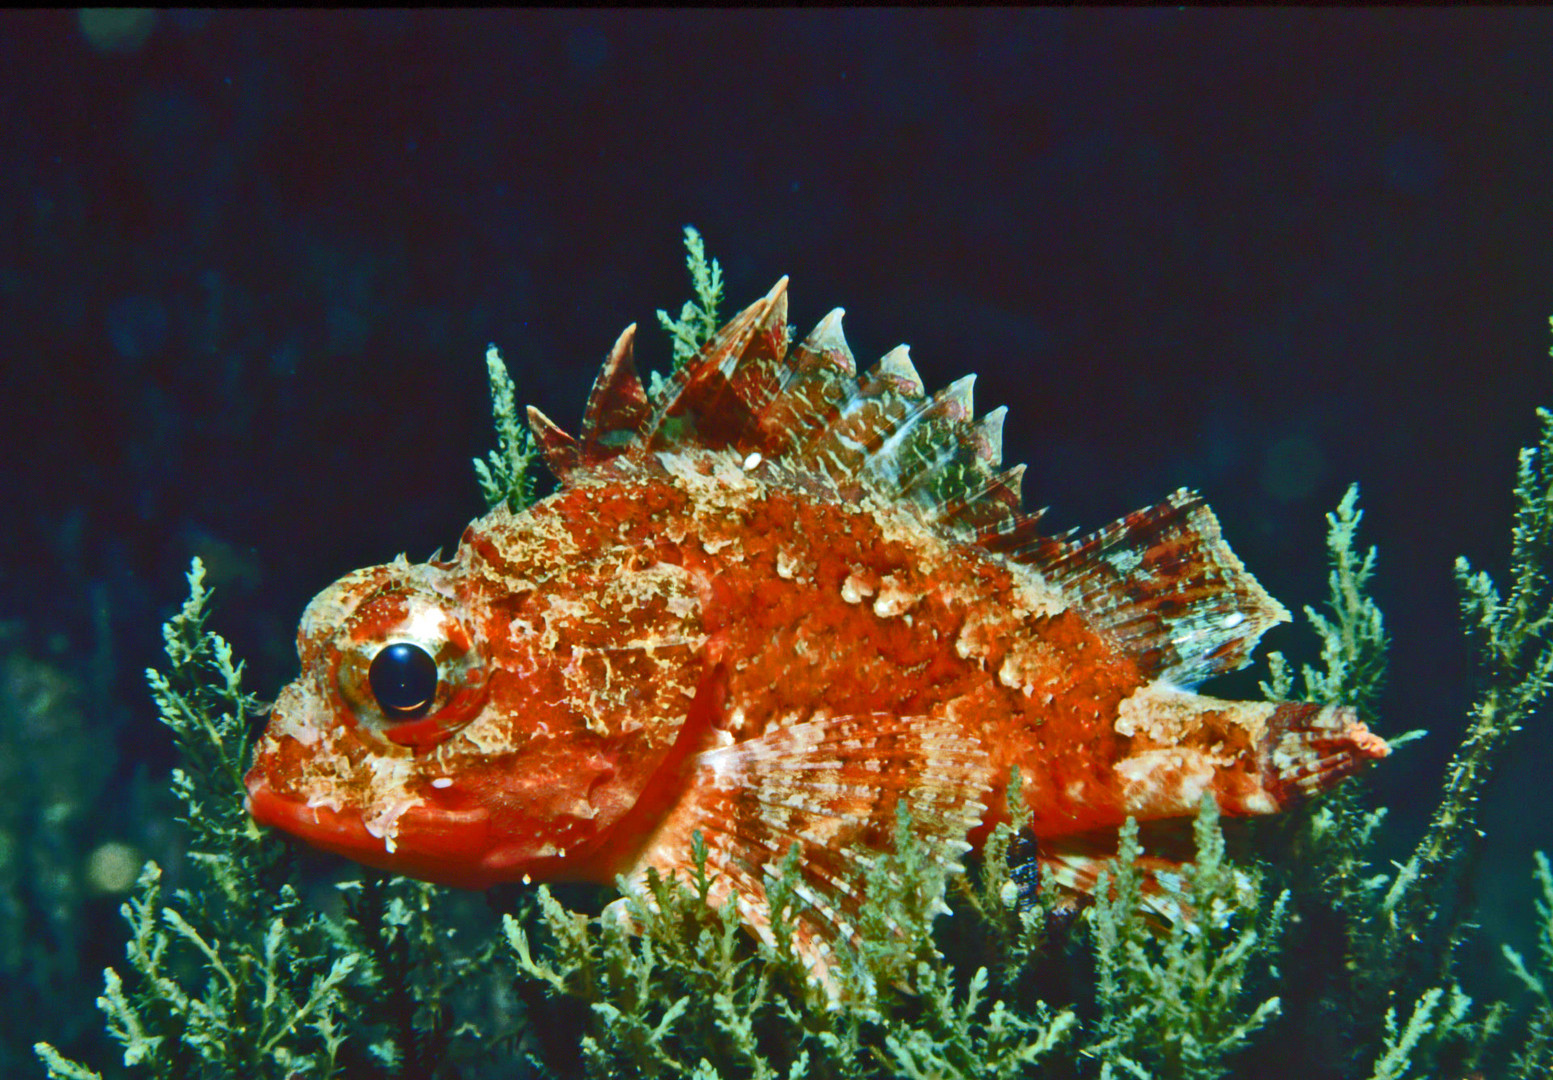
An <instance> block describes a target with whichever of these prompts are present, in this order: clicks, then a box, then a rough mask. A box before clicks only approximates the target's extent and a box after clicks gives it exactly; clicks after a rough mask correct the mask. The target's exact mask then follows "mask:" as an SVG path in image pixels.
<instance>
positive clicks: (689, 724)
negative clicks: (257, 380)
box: [248, 279, 1387, 951]
mask: <svg viewBox="0 0 1553 1080" xmlns="http://www.w3.org/2000/svg"><path fill="white" fill-rule="evenodd" d="M785 285H786V281H785V279H784V280H783V281H782V282H780V283H779V284H778V286H777V287H776V288H775V289H773V290H772V292H771V293H770V294H768V295H767V296H766V297H765V298H764V299H763V300H761V301H760V302H758V303H757V304H755V305H753V306H752V307H751V308H749V309H747V310H746V311H745V312H743V313H742V314H741V315H739V316H738V317H736V318H735V319H734V320H733V321H732V322H731V323H730V324H728V326H726V327H724V328H723V329H722V330H721V331H719V333H718V334H717V335H716V336H715V337H714V338H713V339H712V340H711V341H710V342H708V344H707V345H706V346H705V347H704V349H703V350H702V353H701V355H700V356H699V357H698V358H697V359H696V360H695V361H693V362H692V363H691V364H690V365H688V366H687V367H686V368H685V369H684V371H682V372H681V373H680V374H679V375H678V376H677V377H676V379H675V381H674V382H673V384H672V385H671V386H670V387H669V389H668V391H667V393H665V394H664V395H663V397H662V398H661V399H660V401H658V402H652V401H650V400H649V399H648V397H647V395H646V394H645V392H644V391H643V389H642V387H641V383H640V381H639V380H638V379H637V376H636V373H635V370H634V366H633V364H632V360H631V333H632V332H631V330H628V331H627V332H626V333H625V334H624V335H622V337H621V339H620V340H619V341H618V342H617V344H616V346H615V349H614V350H613V351H612V353H611V355H610V357H609V359H608V360H606V362H605V365H604V369H603V371H602V372H601V374H600V376H599V379H598V382H597V383H596V384H595V387H594V390H593V393H592V396H591V397H590V400H589V404H588V408H587V412H586V414H585V416H584V420H583V425H582V429H581V434H580V436H579V438H577V439H572V438H571V437H570V436H567V435H565V434H564V433H562V432H561V431H560V429H559V428H557V427H556V426H555V425H554V424H552V423H551V422H550V421H549V420H548V419H546V418H545V417H543V416H542V415H541V414H538V413H537V412H534V411H532V410H531V415H530V420H531V425H532V427H533V430H534V434H535V437H536V439H537V441H538V443H539V445H540V447H541V449H542V450H543V452H544V454H545V457H546V460H547V462H548V463H549V465H550V467H551V469H552V471H554V472H555V473H556V475H557V478H558V480H559V481H560V486H559V490H558V491H557V492H556V493H555V494H554V495H552V496H550V497H549V498H547V499H544V500H541V501H539V502H538V503H536V504H535V505H533V506H531V507H529V508H527V509H526V510H524V511H523V512H521V513H513V512H510V511H509V510H507V509H506V508H505V507H502V508H498V509H497V510H495V511H494V512H493V513H491V514H490V515H488V516H487V517H485V518H482V519H481V520H479V521H476V522H474V523H473V524H471V525H470V526H469V527H468V529H467V530H466V532H465V534H464V536H463V538H462V540H461V542H460V544H459V547H458V550H457V551H456V552H455V553H454V555H453V556H452V557H451V558H450V559H448V560H446V561H432V562H428V563H424V564H411V563H408V562H407V561H405V560H404V559H403V558H402V557H401V559H400V560H398V561H396V562H394V563H391V564H388V565H385V566H378V567H371V568H368V569H365V570H360V571H357V572H355V573H353V574H350V575H348V576H346V577H345V578H343V579H342V580H341V581H339V582H337V583H336V584H335V585H333V586H331V587H330V588H328V589H326V590H325V591H324V592H323V593H321V594H320V595H319V596H318V597H317V598H316V599H315V600H314V601H313V602H312V603H311V604H310V605H309V607H308V609H307V611H306V613H305V614H304V616H303V619H302V623H301V626H300V629H299V632H298V652H299V655H300V658H301V661H302V674H301V676H300V677H299V678H298V679H297V680H296V681H295V682H293V683H292V684H291V685H289V686H288V687H286V689H285V690H284V691H283V692H282V694H281V695H280V697H279V698H278V700H277V701H276V704H275V708H274V711H273V714H272V717H271V721H270V725H269V727H268V729H267V731H266V733H265V735H264V736H263V738H262V740H261V742H260V744H259V746H258V748H257V751H256V755H255V762H254V765H253V768H252V770H251V771H250V773H249V775H248V790H249V801H250V807H251V810H252V812H253V814H254V816H255V817H256V818H257V819H258V820H259V821H261V822H263V823H265V824H269V825H274V826H277V827H279V828H282V829H285V830H287V831H289V832H292V833H295V834H297V835H298V836H301V837H302V838H304V839H306V840H308V841H309V842H311V843H313V844H315V845H317V846H319V847H323V848H326V849H328V850H332V851H336V852H339V853H340V854H343V855H346V856H348V857H350V858H353V859H356V860H358V861H361V862H364V863H367V864H370V865H374V866H379V867H384V868H387V869H391V870H395V871H398V872H402V873H408V874H411V875H414V876H418V877H422V878H426V879H429V880H433V881H439V882H443V883H447V884H451V885H457V886H463V887H469V888H481V887H485V886H489V885H492V884H495V883H497V882H502V881H512V880H557V879H570V880H591V881H598V882H605V883H612V882H614V881H615V880H616V879H617V877H619V876H621V875H624V876H626V877H627V878H632V879H640V878H641V877H642V876H643V875H644V874H645V873H646V871H647V869H648V868H657V869H658V870H660V871H661V872H665V873H667V872H670V871H675V870H679V871H685V870H687V869H688V868H689V865H690V860H691V850H692V838H693V836H694V835H695V834H696V833H699V834H700V835H701V836H702V838H703V840H704V842H705V845H706V850H707V860H708V864H709V866H710V868H711V869H712V870H714V871H715V872H716V873H717V885H716V888H715V890H714V894H713V899H714V901H715V902H718V903H724V902H730V901H731V902H734V903H736V904H737V905H738V910H739V912H740V914H741V916H742V917H743V918H744V919H745V921H746V923H748V924H749V926H750V927H751V929H753V930H755V931H756V932H757V933H761V932H766V924H765V919H764V907H763V905H764V896H765V886H766V883H767V882H768V881H769V880H770V878H771V877H772V875H773V874H774V873H775V872H776V868H777V867H778V865H779V864H780V863H781V861H782V859H783V857H784V856H785V855H786V854H787V853H788V852H789V850H790V849H791V848H793V847H794V846H796V847H797V849H798V853H797V854H798V865H799V869H800V872H801V874H802V879H803V888H802V889H801V890H800V895H801V897H802V899H803V901H804V902H805V904H806V905H807V908H806V915H805V919H806V920H807V922H806V924H805V925H806V926H807V927H808V930H807V931H806V932H807V933H808V935H809V938H810V942H811V944H812V945H813V947H814V948H816V949H820V951H823V949H822V948H821V945H822V943H824V942H825V941H827V940H830V939H833V938H835V937H837V936H842V935H845V934H848V933H850V927H849V923H848V919H849V917H850V915H851V913H852V912H854V911H855V909H856V906H857V904H858V903H859V902H860V901H861V898H862V897H861V888H862V882H863V880H864V878H865V877H866V872H867V869H868V867H869V866H870V865H872V862H873V860H874V859H875V857H876V856H877V855H878V853H879V852H881V851H884V850H886V849H888V847H889V846H890V844H891V838H892V836H893V832H894V828H895V815H896V807H897V804H899V803H900V802H902V801H904V802H905V803H906V805H907V806H908V807H909V808H910V810H911V813H912V821H913V824H914V828H915V829H916V830H917V831H918V832H919V834H920V836H921V838H922V839H923V840H924V842H925V843H926V844H927V846H928V848H929V850H930V851H932V852H933V853H934V854H935V855H936V856H937V857H938V858H939V859H941V860H942V861H943V862H944V863H945V864H946V865H948V866H950V867H957V865H958V862H957V860H958V858H959V857H960V856H961V855H962V854H964V853H965V852H966V851H967V850H969V849H970V848H972V847H973V846H975V845H977V844H979V843H980V842H981V840H982V839H983V838H984V837H985V836H986V835H987V832H988V831H989V830H990V828H991V827H992V826H993V824H994V823H995V822H996V821H998V820H999V819H1000V816H1001V814H1002V808H1003V807H1004V806H1005V804H1006V798H1007V791H1008V787H1009V784H1010V779H1011V776H1012V775H1013V772H1014V770H1015V769H1016V768H1017V770H1018V774H1019V776H1020V778H1021V788H1020V790H1021V795H1022V798H1023V799H1024V801H1025V804H1026V805H1027V807H1028V809H1029V812H1030V829H1031V831H1032V832H1033V833H1034V835H1035V837H1036V838H1037V839H1038V841H1039V845H1040V848H1039V849H1040V852H1041V858H1042V861H1043V864H1044V865H1045V869H1046V870H1047V871H1048V874H1049V876H1050V879H1051V880H1052V881H1054V882H1055V883H1056V884H1057V886H1058V887H1059V888H1061V887H1067V888H1069V889H1071V890H1073V891H1076V892H1077V891H1082V890H1083V889H1084V888H1085V887H1086V886H1087V885H1088V884H1092V881H1093V876H1092V867H1091V866H1090V865H1089V863H1088V862H1087V861H1086V857H1085V856H1084V855H1083V854H1082V848H1081V846H1080V845H1075V846H1074V847H1072V848H1071V849H1068V848H1066V847H1065V843H1066V841H1067V840H1069V839H1072V840H1074V841H1078V840H1079V839H1081V838H1083V837H1086V836H1092V835H1093V834H1094V833H1095V831H1096V830H1104V829H1110V828H1114V827H1116V826H1118V825H1120V824H1121V823H1122V822H1123V821H1125V819H1126V818H1127V817H1128V816H1134V817H1137V818H1140V819H1156V818H1169V817H1177V816H1185V815H1190V814H1192V813H1194V812H1195V810H1196V808H1197V806H1198V805H1199V804H1200V802H1201V800H1202V797H1203V795H1204V793H1207V792H1211V793H1212V794H1213V796H1214V797H1215V799H1216V800H1217V801H1218V803H1219V806H1220V807H1221V809H1222V810H1224V811H1225V812H1226V813H1231V814H1262V813H1271V812H1276V811H1277V810H1280V809H1282V808H1283V807H1285V806H1287V805H1288V804H1289V803H1290V802H1291V801H1292V800H1294V799H1297V798H1299V797H1302V796H1304V795H1306V794H1309V793H1312V792H1314V791H1317V790H1319V789H1321V788H1324V787H1326V786H1329V785H1330V784H1332V783H1334V782H1335V781H1336V780H1337V779H1338V778H1340V777H1342V776H1344V775H1347V774H1348V773H1351V772H1353V771H1354V770H1356V769H1357V768H1358V767H1359V766H1361V765H1362V764H1364V763H1365V762H1367V761H1369V760H1371V759H1373V758H1377V757H1381V756H1384V755H1385V753H1387V747H1386V744H1385V742H1384V741H1383V740H1381V739H1380V738H1379V737H1378V736H1375V735H1373V734H1371V733H1370V732H1369V731H1368V730H1367V729H1366V728H1365V726H1364V725H1363V724H1362V723H1360V722H1359V721H1358V720H1357V719H1356V717H1355V716H1354V714H1353V711H1352V710H1351V709H1346V708H1336V707H1331V706H1322V705H1317V704H1311V703H1269V702H1231V701H1222V700H1218V699H1215V698H1211V697H1206V696H1203V695H1199V694H1197V693H1195V692H1194V691H1193V690H1192V689H1190V687H1193V686H1195V685H1196V684H1197V683H1198V682H1200V681H1202V680H1203V679H1206V678H1208V677H1209V676H1211V675H1214V674H1217V673H1219V672H1222V671H1227V670H1231V669H1233V668H1236V667H1240V666H1243V665H1244V664H1245V663H1246V662H1247V660H1248V656H1249V653H1250V651H1251V649H1252V648H1253V647H1254V645H1255V643H1256V641H1257V639H1258V638H1259V637H1260V636H1261V634H1262V633H1263V631H1265V630H1266V629H1267V628H1268V627H1269V626H1271V625H1273V624H1274V623H1275V622H1278V621H1281V620H1284V619H1287V617H1288V616H1287V613H1286V612H1285V611H1284V609H1283V608H1282V607H1281V606H1280V605H1278V604H1277V602H1276V601H1274V600H1273V599H1272V598H1271V597H1269V596H1268V595H1267V594H1266V593H1265V592H1264V591H1263V590H1262V589H1261V587H1260V586H1259V585H1258V584H1257V583H1256V581H1255V580H1254V579H1253V578H1252V577H1251V575H1250V574H1249V573H1247V572H1246V570H1245V569H1244V568H1243V567H1242V566H1241V564H1240V562H1239V560H1238V559H1237V558H1236V557H1235V556H1234V554H1233V553H1232V552H1231V551H1230V550H1229V548H1228V546H1227V545H1226V544H1225V543H1224V541H1223V539H1222V538H1221V536H1220V534H1219V529H1218V525H1217V522H1216V521H1215V519H1214V517H1213V515H1212V513H1211V512H1210V511H1209V510H1208V509H1207V507H1206V506H1205V505H1204V504H1203V503H1202V501H1201V500H1200V499H1199V498H1198V497H1196V496H1195V495H1193V494H1191V493H1190V492H1186V491H1180V492H1177V493H1175V494H1174V495H1172V496H1171V497H1170V498H1168V499H1167V500H1166V501H1164V502H1162V503H1160V504H1159V505H1157V506H1155V507H1152V508H1149V509H1147V510H1143V511H1139V512H1138V513H1136V514H1133V515H1129V516H1128V517H1126V518H1123V519H1122V520H1120V521H1118V522H1116V523H1115V524H1113V525H1111V526H1108V527H1107V528H1105V529H1102V530H1100V531H1098V532H1096V533H1094V534H1092V535H1090V536H1088V537H1085V538H1082V539H1072V538H1068V537H1046V536H1042V535H1041V534H1039V533H1038V532H1037V531H1036V527H1035V525H1036V521H1037V518H1038V515H1027V514H1024V513H1023V512H1022V511H1021V510H1020V506H1019V504H1020V495H1019V480H1020V472H1021V469H1020V468H1018V467H1016V468H1014V469H1009V470H1001V471H1000V468H1001V462H1000V460H999V459H1000V456H1001V451H1000V443H1001V426H1002V410H997V411H995V412H994V413H992V414H989V415H988V416H987V417H984V418H982V419H981V420H979V421H978V420H975V419H974V418H973V415H972V410H971V397H970V382H969V380H962V381H961V382H959V383H956V384H954V385H953V386H951V387H950V388H948V389H947V390H945V391H941V392H940V393H938V394H936V395H932V396H928V395H926V394H925V393H924V392H923V388H922V385H921V381H920V379H919V378H918V377H917V375H916V372H915V370H914V369H912V367H911V365H910V362H909V360H908V359H907V356H906V353H905V350H904V348H900V349H897V350H894V351H892V352H891V353H890V354H888V355H887V356H886V357H885V358H884V359H883V360H881V361H880V363H879V364H878V365H877V366H876V367H875V368H874V369H873V370H872V371H870V372H869V373H867V374H866V375H864V376H862V377H858V376H857V375H856V374H855V370H854V368H853V364H852V359H851V355H850V352H849V351H848V349H847V347H846V343H845V340H844V339H843V338H842V336H841V332H840V312H839V310H838V311H837V312H833V313H832V315H831V316H828V317H827V318H826V319H825V320H824V321H822V322H821V324H820V326H819V327H818V328H816V330H815V331H814V333H812V334H811V335H810V336H809V337H808V338H807V339H805V340H804V341H803V342H802V343H800V344H799V345H798V346H796V347H794V348H789V345H788V339H787V330H786V290H785Z"/></svg>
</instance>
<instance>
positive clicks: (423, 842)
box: [246, 557, 694, 888]
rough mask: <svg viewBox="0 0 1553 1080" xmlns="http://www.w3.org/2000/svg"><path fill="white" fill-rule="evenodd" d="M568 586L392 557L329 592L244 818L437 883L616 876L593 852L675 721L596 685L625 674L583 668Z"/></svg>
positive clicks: (310, 628)
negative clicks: (503, 582)
mask: <svg viewBox="0 0 1553 1080" xmlns="http://www.w3.org/2000/svg"><path fill="white" fill-rule="evenodd" d="M574 578H576V580H574V581H573V583H572V589H573V590H574V591H576V590H578V589H580V590H581V592H582V595H571V596H568V595H566V593H567V589H566V587H565V586H562V587H558V588H557V589H555V590H550V591H548V592H544V593H541V592H540V591H539V590H534V589H525V588H516V589H492V588H490V587H489V582H485V583H482V581H481V579H480V578H479V577H478V575H471V574H469V573H468V572H467V567H462V566H460V565H459V564H458V563H456V562H451V563H438V562H430V563H425V564H410V563H408V562H406V561H405V560H404V559H403V558H402V557H401V559H400V560H398V561H396V562H394V563H391V564H388V565H385V566H376V567H370V568H368V569H364V570H359V571H356V572H354V573H352V574H349V575H347V576H346V577H344V578H342V579H341V580H340V581H338V582H336V583H335V584H334V585H332V586H330V587H329V588H327V589H325V590H324V591H323V592H322V593H320V594H319V595H318V596H317V597H316V598H315V599H314V600H313V601H312V602H311V603H310V604H309V605H308V607H307V609H306V612H305V613H304V615H303V617H302V621H301V624H300V627H299V629H298V633H297V652H298V656H299V658H300V660H301V665H302V671H301V675H300V677H298V678H297V679H296V680H295V681H294V682H292V683H291V684H290V685H288V686H287V687H285V689H284V690H283V691H282V692H281V693H280V695H279V696H278V698H277V699H276V702H275V705H274V708H273V710H272V713H271V715H270V720H269V725H268V727H267V728H266V730H265V732H264V734H263V736H262V737H261V739H260V740H259V742H258V744H257V745H256V747H255V753H254V761H253V765H252V767H251V769H250V770H249V772H248V775H247V779H246V784H247V789H248V807H249V811H250V813H251V814H252V815H253V817H254V818H255V819H256V820H257V821H259V822H260V823H261V824H264V825H270V826H273V827H276V828H279V829H281V830H284V831H286V832H289V833H292V834H294V835H296V836H298V837H300V838H301V839H303V840H305V841H307V842H308V843H309V844H311V845H313V846H315V847H319V848H322V849H325V850H328V851H332V852H335V853H337V854H341V855H345V856H346V857H348V858H351V859H354V860H356V861H358V862H362V863H365V864H367V865H371V866H376V867H380V868H383V869H387V870H391V871H394V872H397V873H403V874H407V875H410V876H414V877H419V878H422V879H425V880H429V881H436V882H440V883H443V884H449V885H455V886H461V887H466V888H484V887H487V886H489V885H492V884H495V883H497V882H500V881H508V880H521V879H524V878H526V877H532V878H534V879H538V880H546V879H557V878H564V879H570V880H578V879H580V880H603V881H609V880H612V876H611V875H612V872H613V870H614V862H613V861H611V860H608V859H605V860H603V861H600V859H598V858H594V856H595V855H596V854H597V853H598V852H599V851H600V850H601V849H603V848H604V847H606V846H607V845H606V841H610V842H612V843H613V845H614V846H613V847H611V850H612V851H616V850H618V849H619V847H620V844H621V834H622V826H623V824H630V823H629V822H627V821H626V820H625V819H627V818H629V817H630V814H629V812H630V811H631V810H632V809H633V807H636V806H637V804H638V802H639V801H640V799H641V796H642V794H643V792H644V790H645V789H646V788H647V787H648V786H649V782H650V781H651V780H652V778H653V777H654V776H655V775H660V774H661V772H662V770H663V766H664V765H665V762H666V760H667V759H669V758H671V757H672V756H673V751H674V747H675V746H676V745H679V743H680V742H681V740H679V739H678V738H677V736H678V734H679V731H678V729H679V728H680V726H682V722H683V720H684V718H685V715H687V713H686V712H685V711H683V710H684V709H685V706H684V705H683V704H682V705H681V710H682V711H681V712H680V713H678V714H677V715H674V716H669V717H666V718H663V717H658V716H657V714H656V713H655V712H654V710H652V709H651V708H650V707H649V708H647V709H645V710H643V709H641V708H636V709H633V708H631V707H629V706H630V704H631V703H630V702H629V701H625V702H622V701H619V700H616V698H619V697H621V696H622V695H621V694H620V693H617V694H616V695H615V698H611V697H610V695H609V694H608V693H606V692H605V691H606V689H607V688H608V687H609V686H610V685H611V684H612V680H613V683H620V682H622V680H621V679H620V678H619V675H620V674H621V672H619V671H615V670H599V669H597V667H596V666H595V667H593V668H590V665H589V663H588V661H589V660H594V659H596V658H597V657H596V656H595V655H594V653H595V652H596V650H589V649H588V648H587V647H586V645H585V643H584V642H582V641H581V640H580V639H579V635H578V633H577V632H576V630H575V629H574V628H572V629H569V627H570V624H569V623H568V619H570V620H571V622H572V623H579V624H582V625H589V624H590V620H588V619H587V617H586V616H587V615H588V613H589V609H590V606H591V605H592V604H594V603H595V602H596V601H597V599H598V598H597V597H593V598H591V599H590V597H589V596H588V595H587V593H588V588H587V585H586V583H587V581H588V579H589V576H588V575H586V574H583V575H580V576H576V575H574ZM558 594H559V595H558ZM618 614H619V612H618V611H611V612H608V613H607V615H608V616H609V617H617V616H618ZM600 617H601V618H603V617H604V614H601V615H600ZM596 621H597V620H593V622H596ZM606 621H607V619H606ZM584 636H585V635H584ZM648 674H652V673H648ZM616 690H617V691H621V690H622V688H621V687H618V686H617V687H616ZM623 690H624V691H629V686H626V687H624V688H623ZM693 690H694V681H693V680H692V682H691V686H690V691H691V693H690V696H693ZM625 696H626V697H629V694H628V693H627V694H625ZM637 696H638V697H641V696H642V695H637ZM686 700H688V698H687V699H686ZM638 704H646V705H648V706H650V705H651V702H640V703H638ZM612 706H620V707H612ZM682 754H683V751H681V756H682ZM624 843H625V846H626V847H630V846H631V842H630V839H629V838H627V840H626V841H625V842H624Z"/></svg>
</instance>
